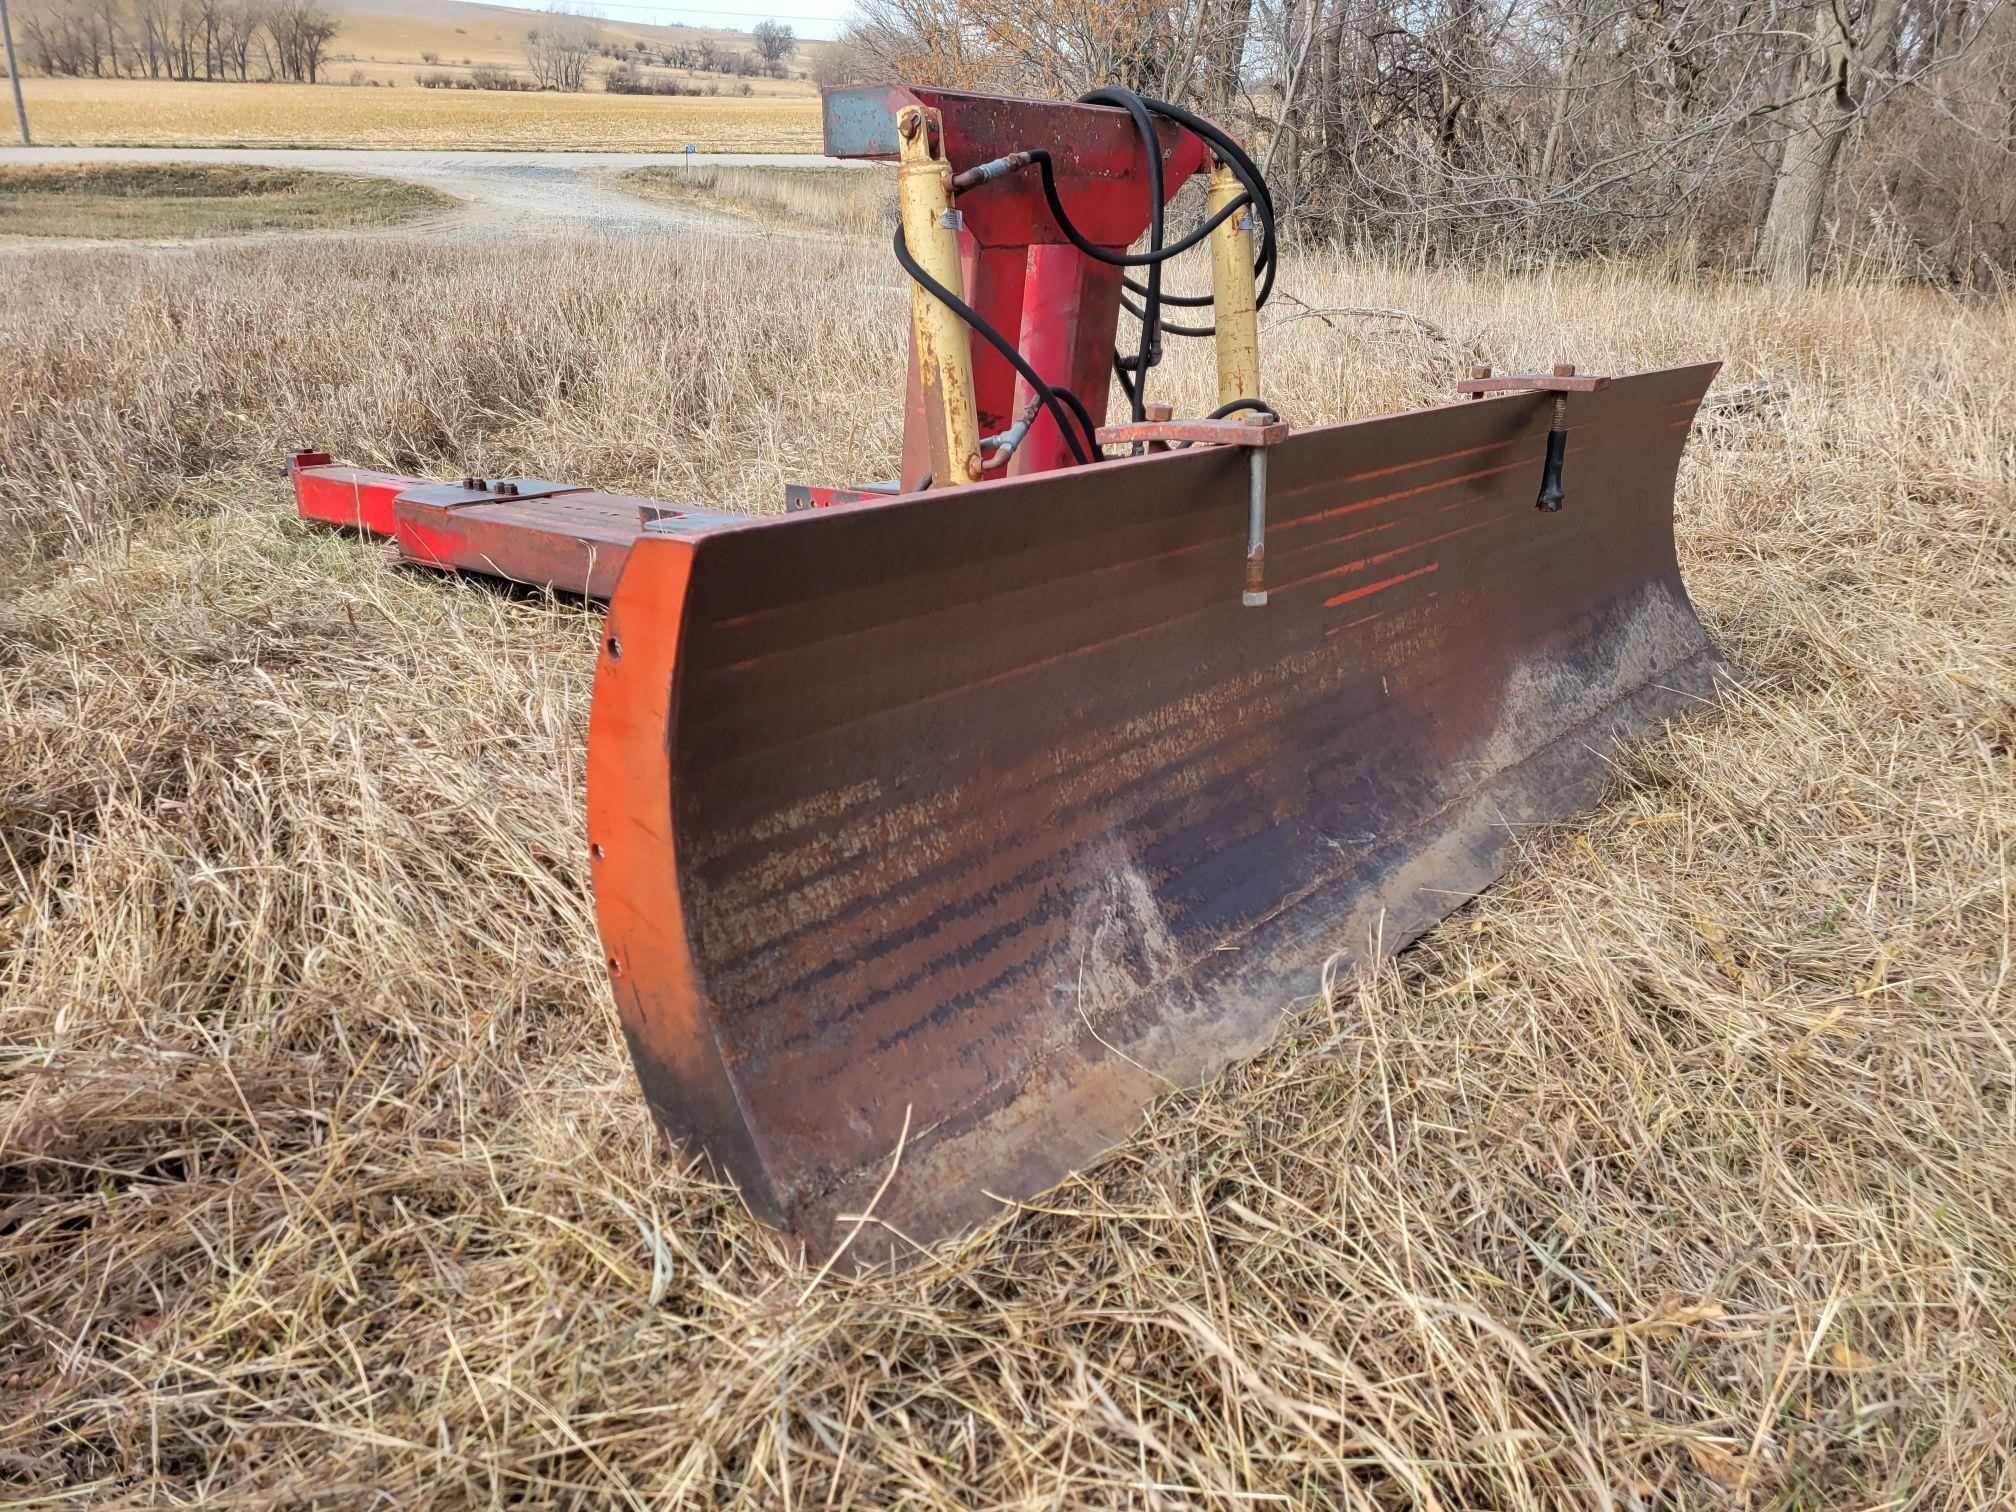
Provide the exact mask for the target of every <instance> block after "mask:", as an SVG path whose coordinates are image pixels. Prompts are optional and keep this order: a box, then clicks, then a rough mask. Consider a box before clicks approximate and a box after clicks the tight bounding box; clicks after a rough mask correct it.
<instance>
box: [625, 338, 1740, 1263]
mask: <svg viewBox="0 0 2016 1512" xmlns="http://www.w3.org/2000/svg"><path fill="white" fill-rule="evenodd" d="M1713 373H1714V368H1713V366H1700V367H1689V368H1679V369H1673V370H1670V371H1665V372H1657V373H1647V374H1640V375H1636V376H1633V377H1628V378H1620V379H1618V380H1617V381H1616V382H1615V383H1614V384H1612V385H1611V386H1610V387H1609V388H1607V389H1605V390H1603V391H1601V392H1598V393H1591V394H1586V395H1585V394H1577V395H1574V396H1572V397H1571V398H1570V399H1569V401H1568V402H1569V413H1568V424H1569V454H1568V460H1567V469H1566V476H1567V480H1568V500H1567V507H1566V508H1565V509H1564V510H1563V511H1561V512H1560V513H1558V514H1547V513H1541V512H1539V511H1536V510H1535V508H1534V507H1533V501H1534V490H1535V485H1536V482H1537V480H1538V478H1539V475H1540V469H1541V462H1542V455H1543V450H1544V445H1545V436H1546V432H1547V428H1548V423H1549V418H1550V415H1551V414H1552V408H1553V402H1554V401H1553V396H1551V395H1541V394H1529V395H1519V396H1508V397H1504V398H1497V399H1491V400H1484V401H1479V402H1475V403H1468V402H1466V403H1459V404H1455V405H1451V406H1447V407H1444V408H1440V409H1433V410H1426V411H1422V412H1419V413H1415V414H1408V415H1399V416H1392V417H1387V418H1383V419H1377V420H1370V421H1364V422H1358V423H1352V424H1346V425H1337V426H1330V427H1325V428H1321V429H1312V430H1307V431H1301V432H1298V433H1297V434H1295V435H1294V436H1292V437H1291V438H1289V439H1288V440H1287V441H1286V442H1285V443H1284V444H1282V445H1280V446H1277V447H1275V448H1273V449H1272V451H1271V452H1270V467H1269V473H1268V478H1269V498H1268V516H1269V520H1270V528H1269V532H1268V538H1267V561H1268V577H1269V583H1268V586H1269V589H1270V593H1271V599H1270V602H1269V603H1268V604H1267V606H1266V607H1265V608H1262V609H1249V608H1242V607H1241V605H1240V586H1241V568H1242V561H1243V557H1244V545H1245V534H1244V533H1245V525H1246V463H1245V459H1244V457H1243V456H1242V455H1241V454H1240V453H1238V452H1236V451H1233V450H1228V449H1221V448H1208V449H1207V448H1197V449H1194V450H1190V451H1185V452H1177V453H1170V454H1164V455H1157V456H1145V457H1141V458H1135V459H1131V460H1125V461H1116V462H1112V463H1106V464H1102V465H1100V466H1097V467H1093V468H1086V469H1080V470H1075V471H1067V472H1062V473H1053V474H1049V475H1047V476H1043V477H1038V478H1030V479H1026V480H1011V481H1007V482H1003V483H998V484H983V485H979V486H976V487H972V488H968V489H962V490H958V491H956V492H951V493H934V494H928V495H921V496H914V497H907V498H902V499H897V500H894V501H891V502H888V503H877V504H863V505H859V506H854V507H850V508H845V509H834V510H826V511H819V512H816V513H810V514H801V515H795V516H789V517H786V518H783V519H780V520H773V521H765V522H753V523H750V524H748V525H746V526H733V527H728V528H725V529H723V530H720V531H717V532H714V533H710V534H706V535H703V536H701V537H699V538H697V539H692V540H662V541H661V540H656V539H646V540H644V541H641V542H640V543H639V544H638V545H637V547H636V548H635V549H634V551H633V553H632V556H631V559H630V565H629V568H628V570H627V573H626V575H625V577H624V580H623V582H622V584H621V586H620V587H619V589H618V591H617V594H616V597H615V601H614V604H613V606H612V613H611V620H610V628H609V638H608V641H607V643H606V644H605V648H604V653H603V658H602V662H601V665H600V668H599V670H598V678H597V684H596V691H595V703H594V712H593V720H592V725H591V734H590V751H589V766H590V771H589V834H590V840H591V842H592V844H593V846H594V848H595V850H594V853H595V856H596V861H595V870H596V879H597V880H596V891H597V906H598V911H599V914H600V920H601V927H602V932H603V938H604V942H605V944H606V946H607V955H608V960H609V968H610V972H611V978H612V984H613V986H614V990H615V993H616V997H617V1001H618V1003H619V1006H620V1008H621V1011H622V1015H623V1020H624V1023H625V1026H626V1030H627V1032H628V1036H629V1039H630V1044H631V1049H632V1052H633V1054H634V1056H635V1059H636V1062H637V1067H638V1070H639V1073H640V1076H641V1079H642V1081H643V1084H644V1087H645V1090H646V1092H647V1094H648V1096H649V1098H650V1100H651V1102H652V1104H653V1107H654V1109H655V1110H656V1112H657V1114H658V1116H659V1118H660V1119H661V1120H662V1121H663V1123H664V1124H665V1126H666V1127H667V1128H668V1129H669V1130H670V1131H671V1132H672V1133H674V1134H675V1135H677V1136H678V1137H679V1138H681V1139H682V1140H686V1141H689V1142H691V1143H695V1144H698V1145H699V1146H701V1147H703V1148H705V1149H706V1150H708V1151H709V1152H710V1153H711V1154H712V1156H713V1157H714V1159H715V1160H716V1162H717V1164H719V1165H720V1166H721V1167H722V1168H724V1169H725V1170H726V1171H727V1172H728V1173H729V1174H730V1175H732V1176H733V1177H734V1179H735V1180H736V1181H737V1182H738V1183H739V1185H740V1186H741V1188H742V1190H743V1192H744V1193H745V1195H746V1197H747V1200H748V1201H749V1202H750V1204H751V1205H752V1207H753V1208H754V1209H755V1210H756V1211H757V1212H758V1213H759V1214H760V1215H762V1216H763V1217H765V1218H767V1219H768V1220H770V1221H771V1222H773V1223H776V1224H779V1225H781V1226H783V1227H784V1228H785V1229H786V1230H787V1231H788V1232H789V1233H791V1234H793V1235H796V1236H798V1237H799V1238H801V1239H803V1240H804V1241H805V1242H806V1243H807V1245H808V1246H809V1247H810V1251H811V1258H813V1259H814V1260H817V1259H820V1258H823V1253H824V1252H825V1251H826V1248H827V1247H828V1246H831V1245H833V1244H835V1243H836V1242H837V1241H838V1240H839V1239H840V1238H842V1237H843V1236H845V1235H846V1234H847V1233H848V1232H849V1231H850V1230H851V1229H852V1228H854V1227H855V1225H854V1224H853V1223H851V1222H850V1221H848V1220H849V1218H850V1215H859V1214H861V1213H862V1212H863V1211H864V1209H865V1208H866V1206H867V1204H868V1203H869V1200H870V1198H871V1196H872V1195H873V1194H874V1192H875V1191H876V1188H877V1187H878V1185H879V1184H880V1183H881V1182H882V1180H883V1179H884V1177H885V1176H886V1175H887V1174H888V1172H889V1171H890V1169H891V1168H892V1164H893V1165H895V1176H894V1178H893V1180H892V1181H891V1182H890V1184H889V1186H888V1189H887V1191H886V1192H885V1193H884V1194H883V1196H882V1198H881V1201H880V1204H879V1206H877V1208H876V1209H875V1220H876V1221H875V1222H874V1223H873V1224H871V1225H869V1226H868V1227H867V1228H865V1229H864V1230H863V1231H862V1234H861V1237H860V1239H859V1240H858V1242H857V1243H856V1244H855V1246H854V1247H853V1249H851V1250H850V1251H849V1262H848V1263H850V1264H851V1263H853V1261H854V1260H855V1259H857V1258H859V1259H872V1258H879V1257H884V1256H889V1255H895V1256H898V1257H900V1256H901V1255H902V1254H904V1253H906V1252H909V1251H908V1244H909V1242H913V1241H914V1242H915V1243H917V1244H929V1243H932V1242H934V1241H937V1240H940V1239H943V1238H945V1237H947V1236H949V1235H952V1234H956V1233H958V1232H960V1231H962V1230H965V1229H967V1228H970V1227H972V1226H974V1225H976V1224H978V1223H981V1222H984V1221H985V1220H987V1219H989V1218H991V1217H993V1216H995V1215H996V1214H998V1213H999V1212H1000V1211H1001V1210H1002V1204H1003V1201H1004V1200H1007V1199H1014V1198H1018V1197H1027V1196H1030V1195H1032V1194H1034V1193H1036V1192H1038V1191H1041V1190H1042V1189H1043V1188H1045V1187H1047V1186H1049V1185H1051V1184H1053V1183H1054V1182H1055V1181H1057V1180H1058V1179H1059V1178H1061V1177H1062V1176H1064V1175H1065V1174H1067V1173H1068V1172H1069V1171H1070V1170H1071V1169H1072V1168H1073V1167H1075V1166H1078V1165H1081V1164H1083V1163H1084V1162H1086V1161H1087V1160H1089V1159H1090V1158H1092V1157H1093V1156H1095V1155H1097V1154H1098V1153H1099V1152H1100V1151H1101V1150H1103V1149H1105V1148H1107V1147H1108V1146H1110V1145H1111V1144H1113V1143H1114V1142H1115V1141H1117V1140H1118V1139H1120V1138H1122V1137H1123V1136H1124V1135H1125V1134H1126V1133H1127V1132H1128V1130H1129V1129H1130V1128H1131V1127H1132V1126H1133V1124H1134V1123H1135V1122H1136V1120H1137V1118H1138V1116H1139V1113H1140V1110H1141V1108H1142V1107H1143V1105H1144V1104H1145V1103H1147V1102H1148V1101H1150V1100H1151V1099H1153V1098H1154V1097H1156V1096H1157V1095H1159V1094H1160V1093H1162V1092H1164V1091H1166V1090H1168V1089H1169V1088H1170V1087H1171V1086H1174V1085H1182V1084H1186V1083H1194V1082H1196V1081H1198V1080H1200V1079H1202V1078H1204V1077H1207V1076H1209V1075H1211V1074H1212V1073H1214V1072H1216V1071H1217V1070H1219V1069H1220V1068H1222V1067H1223V1066H1224V1065H1226V1064H1227V1063H1228V1062H1229V1061H1231V1060H1232V1059H1234V1058H1236V1057H1239V1056H1242V1055H1245V1054H1248V1053H1250V1052H1252V1051H1253V1050H1255V1049H1257V1048H1258V1047H1260V1046H1261V1045H1262V1044H1264V1043H1265V1042H1266V1041H1267V1040H1268V1039H1269V1038H1270V1037H1271V1036H1272V1035H1273V1033H1274V1032H1275V1030H1276V1028H1277V1027H1278V1025H1279V1024H1280V1022H1281V1019H1282V1016H1283V1014H1284V1013H1286V1012H1289V1011H1291V1010H1293V1009H1295V1008H1296V1007H1298V1006H1301V1005H1304V1004H1306V1003H1308V1002H1309V1001H1310V999H1311V998H1312V996H1313V995H1314V994H1315V993H1316V992H1317V991H1318V987H1319V981H1320V977H1321V973H1322V971H1323V968H1324V966H1325V963H1326V962H1328V961H1330V960H1332V959H1333V958H1338V957H1341V958H1343V959H1345V960H1347V961H1348V960H1353V959H1362V958H1364V957H1365V956H1366V955H1367V954H1368V952H1371V951H1374V950H1387V951H1390V950H1394V949H1397V948H1399V947H1400V946H1401V945H1403V944H1405V943H1406V942H1407V941H1409V940H1411V939H1413V938H1414V937H1415V936H1416V935H1418V934H1419V933H1420V932H1421V931H1422V930H1424V929H1425V928H1427V927H1428V926H1429V925H1430V924H1432V923H1433V922H1434V921H1435V920H1436V919H1438V918H1440V917H1441V916H1443V915H1444V914H1446V913H1448V912H1449V911H1450V910H1451V909H1453V908H1455V907H1456V906H1458V905H1459V904H1460V903H1461V902H1462V900H1463V899H1464V898H1465V897H1467V896H1469V895H1470V894H1472V893H1474V892H1476V891H1477V890H1478V889H1480V888H1482V887H1484V886H1485V885H1487V884H1488V883H1489V882H1491V881H1492V880H1493V879H1494V878H1495V877H1497V876H1498V875H1499V874H1500V873H1501V872H1502V871H1503V870H1504V868H1505V867H1506V866H1507V865H1508V864H1509V863H1510V861H1511V859H1512V856H1513V853H1514V850H1515V848H1516V846H1517V845H1518V844H1520V843H1521V840H1522V838H1523V836H1522V831H1523V830H1524V829H1525V828H1526V827H1528V826H1532V825H1535V824H1543V823H1547V822H1549V821H1555V820H1559V819H1562V818H1564V817H1567V816H1569V815H1572V814H1574V813H1576V812H1577V811H1578V810H1581V809H1584V808H1586V807H1587V806H1588V805H1589V804H1590V803H1591V802H1592V801H1593V800H1594V799H1595V797H1596V796H1597V795H1598V793H1599V792H1600V790H1601V786H1602V783H1603V780H1604V774H1605V769H1606V761H1607V757H1608V751H1609V747H1610V744H1611V742H1612V740H1613V739H1614V738H1615V737H1618V736H1620V735H1627V734H1629V733H1631V732H1633V731H1635V730H1639V729H1642V728H1644V727H1645V726H1646V725H1647V724H1648V723H1651V722H1654V721H1657V720H1659V719H1661V718H1664V717H1666V716H1668V715H1670V714H1672V713H1675V712H1677V711H1680V710H1683V709H1686V708H1689V707H1692V706H1694V705H1696V704H1697V703H1698V702H1699V700H1700V699H1701V698H1702V697H1703V696H1705V695H1707V694H1709V693H1710V692H1711V690H1712V684H1713V681H1714V669H1715V667H1716V665H1717V661H1716V657H1715V654H1714V652H1713V651H1712V649H1711V648H1710V647H1709V645H1708V641H1707V638H1706V636H1705V634H1704V632H1703V631H1702V628H1701V626H1700V624H1699V622H1698V621H1697V619H1696V618H1695V615H1694V611H1693V608H1692V606H1691V605H1690V604H1689V602H1688V599H1687V595H1686V591H1685V589H1684V588H1683V587H1682V585H1681V581H1680V576H1679V570H1678V566H1677V563H1676V561H1675V556H1674V543H1673V518H1672V510H1673V484H1674V475H1675V470H1676V467H1677V465H1678V462H1679V459H1680V454H1681V449H1682V446H1683V443H1684V441H1685V438H1686V436H1687V432H1688V428H1689V425H1690V423H1691V421H1692V418H1693V415H1694V411H1695V408H1696V406H1697V405H1698V403H1699V401H1700V399H1701V396H1702V394H1703V392H1704V390H1705V389H1706V387H1707V384H1708V381H1709V379H1710V378H1711V377H1712V376H1713ZM906 1118H907V1123H908V1130H909V1132H908V1136H907V1140H906V1139H903V1131H904V1129H905V1124H906ZM899 1140H902V1141H903V1148H902V1157H901V1161H900V1163H897V1162H896V1154H897V1150H898V1144H899ZM898 1235H900V1236H902V1237H901V1238H899V1237H897V1236H898Z"/></svg>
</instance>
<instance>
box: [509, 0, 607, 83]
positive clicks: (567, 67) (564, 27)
mask: <svg viewBox="0 0 2016 1512" xmlns="http://www.w3.org/2000/svg"><path fill="white" fill-rule="evenodd" d="M596 40H597V38H596V29H595V26H594V24H593V23H592V22H591V21H589V20H588V19H587V18H586V17H585V16H581V15H579V14H577V13H575V12H573V11H570V10H561V9H554V10H550V11H548V12H547V13H546V15H545V17H544V18H543V19H542V20H541V21H540V23H539V24H538V25H537V26H536V27H534V28H533V29H532V30H531V31H528V32H527V33H526V34H525V61H526V62H527V63H528V64H530V65H531V68H532V78H533V80H534V81H535V82H536V83H537V84H538V86H539V87H540V88H541V89H559V90H566V91H569V92H572V91H575V90H579V89H580V88H581V87H582V85H583V84H584V83H585V82H586V81H587V77H588V60H589V59H590V58H592V57H594V56H595V43H596Z"/></svg>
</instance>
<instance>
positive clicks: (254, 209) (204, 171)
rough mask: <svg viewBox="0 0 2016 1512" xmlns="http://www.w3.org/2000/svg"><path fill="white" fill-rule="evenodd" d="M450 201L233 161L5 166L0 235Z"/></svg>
mask: <svg viewBox="0 0 2016 1512" xmlns="http://www.w3.org/2000/svg"><path fill="white" fill-rule="evenodd" d="M453 203H454V201H453V200H451V199H449V198H448V197H447V196H446V195H443V194H436V193H435V192H434V191H433V190H431V189H425V188H422V187H421V186H420V185H418V184H407V183H401V182H400V181H399V180H397V179H388V178H373V177H366V176H364V175H361V174H348V173H309V172H303V171H301V170H299V169H290V168H256V167H242V166H239V165H236V164H217V163H208V164H205V163H172V164H165V165H160V166H152V165H144V164H76V165H62V166H57V165H46V166H35V167H0V235H10V236H72V237H86V238H104V239H108V240H114V239H125V238H135V237H189V236H225V235H231V234H234V233H241V232H247V231H303V230H314V229H317V228H342V227H355V226H368V225H389V224H393V223H395V222H398V221H402V220H409V219H411V218H412V217H414V216H416V215H421V214H424V213H426V212H427V211H429V210H442V209H447V208H448V207H449V206H451V205H452V204H453Z"/></svg>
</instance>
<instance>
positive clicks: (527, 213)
mask: <svg viewBox="0 0 2016 1512" xmlns="http://www.w3.org/2000/svg"><path fill="white" fill-rule="evenodd" d="M683 157H684V154H681V153H654V152H370V151H349V150H344V149H337V148H312V149H311V148H293V149H276V150H272V151H267V150H264V149H261V148H253V147H244V148H240V147H5V148H0V166H9V165H13V164H17V163H257V164H260V165H261V166H265V167H276V168H320V169H330V170H334V171H337V172H342V173H380V174H384V175H386V176H388V177H391V178H401V179H409V180H411V181H412V182H414V183H416V184H425V185H426V186H427V187H428V188H430V189H438V190H440V191H441V192H442V193H443V194H451V195H453V196H454V197H455V198H456V199H458V200H461V201H462V202H463V203H462V204H461V205H460V206H458V207H457V208H455V209H453V210H450V211H447V212H445V213H443V214H441V215H434V216H428V217H425V218H424V219H421V220H418V221H409V222H407V223H405V224H404V225H401V226H397V227H388V228H385V233H386V234H396V235H399V236H418V237H423V238H427V239H429V240H438V241H458V242H468V241H523V240H527V239H537V238H545V237H553V238H559V239H565V240H568V241H579V240H581V239H582V238H584V237H588V238H608V239H617V238H623V237H632V236H642V235H651V234H654V233H658V234H662V233H664V232H666V231H684V232H688V233H691V232H695V231H704V232H706V233H708V234H710V235H714V236H738V235H754V234H758V233H759V232H760V230H761V229H762V228H761V227H759V226H758V225H756V224H754V223H752V222H749V221H743V220H738V219H737V218H736V217H734V216H731V215H717V214H712V213H709V212H708V211H706V210H702V209H698V208H695V207H689V206H685V205H674V204H665V203H663V202H660V201H657V200H646V199H639V198H637V197H636V196H635V195H631V194H626V193H624V192H623V190H622V189H621V188H619V187H618V186H617V185H616V183H615V180H614V175H615V174H616V172H617V171H618V170H621V169H624V168H642V167H648V166H651V165H654V164H655V165H659V166H665V165H673V164H677V163H679V162H680V161H681V159H682V158H683ZM692 161H693V163H694V164H695V165H697V166H706V165H715V166H721V167H737V166H744V165H757V166H771V167H786V168H809V167H814V166H817V165H820V164H822V163H824V162H825V161H826V160H825V159H824V158H818V157H809V156H806V155H804V154H802V153H801V154H790V155H787V154H777V153H767V154H766V153H738V152H696V153H694V154H693V155H692ZM367 234H377V233H367Z"/></svg>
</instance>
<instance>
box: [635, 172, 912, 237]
mask: <svg viewBox="0 0 2016 1512" xmlns="http://www.w3.org/2000/svg"><path fill="white" fill-rule="evenodd" d="M617 178H618V179H620V180H621V181H622V184H623V186H624V187H625V188H626V189H628V190H630V191H631V192H632V193H633V194H640V195H642V196H643V197H644V198H646V199H658V200H669V201H671V202H673V203H675V204H681V203H683V204H704V205H706V206H707V207H708V208H709V209H712V210H717V211H718V210H722V209H727V210H729V211H731V212H732V213H735V214H738V215H746V216H748V217H750V218H752V219H755V220H762V221H770V222H774V223H776V224H779V225H784V226H790V227H794V228H797V229H801V230H808V231H823V232H828V233H834V234H839V235H844V236H862V237H882V238H887V237H888V235H889V233H890V232H892V231H894V230H895V229H896V179H895V175H893V174H891V173H888V172H886V171H883V172H878V171H876V170H875V169H872V168H685V167H676V168H631V169H627V170H625V171H624V172H622V173H620V174H618V175H617Z"/></svg>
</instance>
